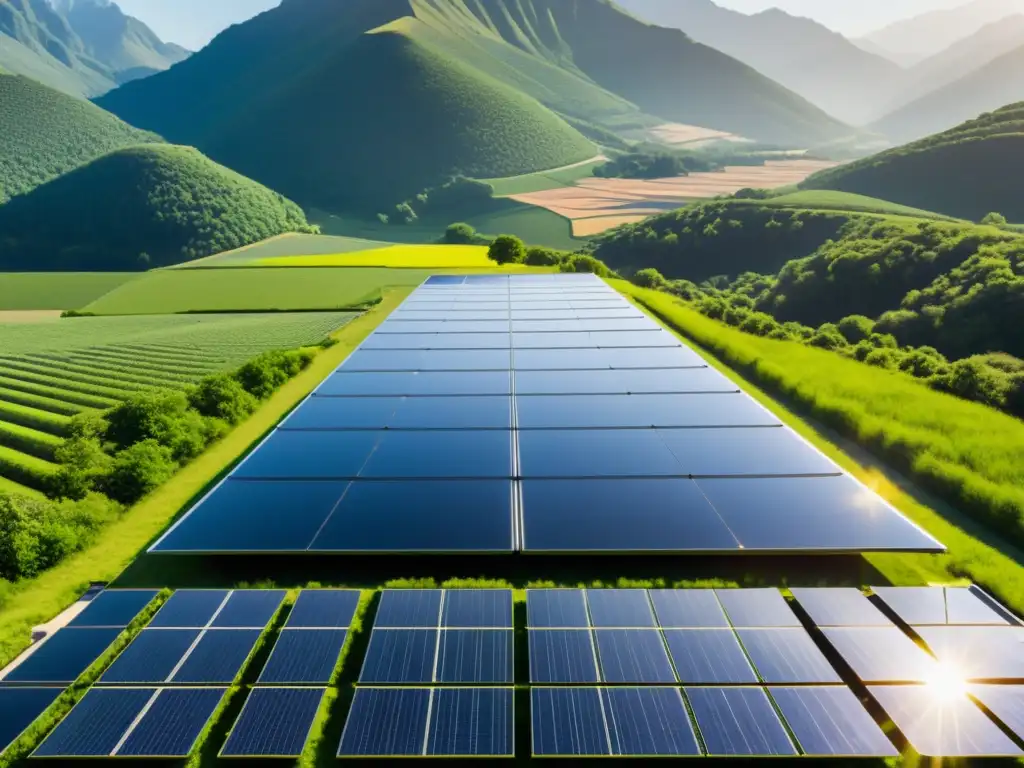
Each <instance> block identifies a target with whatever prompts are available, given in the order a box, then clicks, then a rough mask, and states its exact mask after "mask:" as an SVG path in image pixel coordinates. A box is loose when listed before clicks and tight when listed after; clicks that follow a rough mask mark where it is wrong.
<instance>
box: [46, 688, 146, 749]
mask: <svg viewBox="0 0 1024 768" xmlns="http://www.w3.org/2000/svg"><path fill="white" fill-rule="evenodd" d="M156 693H157V691H156V690H154V689H152V688H127V689H118V690H115V689H106V690H105V689H102V688H93V689H91V690H90V691H89V692H88V693H86V694H85V696H84V697H83V698H82V700H81V701H80V702H78V704H76V705H75V707H74V708H73V709H72V710H71V712H69V713H68V716H67V717H65V718H64V720H62V721H61V722H60V724H59V725H57V727H56V728H54V729H53V731H52V732H51V733H50V735H49V736H47V737H46V739H45V740H44V741H43V743H42V744H40V745H39V747H38V749H36V751H35V752H33V753H32V756H33V757H106V756H108V755H110V754H111V753H112V752H113V751H114V750H115V749H117V747H118V744H120V742H121V739H122V737H123V736H124V734H125V733H126V732H127V731H128V729H129V728H130V727H131V725H132V723H133V722H135V718H136V717H138V716H139V714H140V713H141V712H142V711H143V709H144V708H145V707H146V705H147V704H148V703H149V702H150V701H151V700H152V699H153V698H154V696H156Z"/></svg>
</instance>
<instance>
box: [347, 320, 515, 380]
mask: <svg viewBox="0 0 1024 768" xmlns="http://www.w3.org/2000/svg"><path fill="white" fill-rule="evenodd" d="M474 319H475V318H466V320H474ZM511 367H512V353H511V352H510V351H509V350H502V349H474V350H464V349H445V350H404V351H394V350H377V349H361V350H358V351H356V352H354V353H353V354H352V356H351V357H350V358H349V359H348V360H346V361H345V365H344V370H346V371H350V372H351V371H507V370H509V369H510V368H511Z"/></svg>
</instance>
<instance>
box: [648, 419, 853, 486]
mask: <svg viewBox="0 0 1024 768" xmlns="http://www.w3.org/2000/svg"><path fill="white" fill-rule="evenodd" d="M750 402H753V401H750ZM658 436H659V437H660V438H661V439H662V440H664V441H665V443H666V445H668V447H669V449H671V451H672V453H673V454H675V456H676V459H677V460H678V461H679V463H680V464H681V465H682V467H683V470H684V471H685V473H686V474H689V475H694V476H705V477H711V476H723V475H816V474H817V475H827V474H839V473H840V472H842V470H841V469H840V468H839V467H838V466H836V464H834V463H833V462H832V461H831V460H830V459H829V458H827V457H826V456H825V454H823V453H821V452H820V451H818V450H817V449H816V448H813V447H812V446H811V445H810V444H809V443H806V442H804V441H803V440H801V439H800V438H799V437H797V435H796V433H794V432H792V431H790V430H788V429H785V428H783V427H771V428H764V429H760V428H757V429H753V428H752V429H659V430H658Z"/></svg>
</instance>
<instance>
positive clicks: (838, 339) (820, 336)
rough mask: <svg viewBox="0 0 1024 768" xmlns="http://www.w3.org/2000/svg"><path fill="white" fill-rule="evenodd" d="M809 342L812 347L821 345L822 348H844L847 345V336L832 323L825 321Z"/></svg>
mask: <svg viewBox="0 0 1024 768" xmlns="http://www.w3.org/2000/svg"><path fill="white" fill-rule="evenodd" d="M807 343H808V344H809V345H811V346H812V347H819V348H820V349H831V350H837V349H843V348H844V347H846V346H847V341H846V337H845V336H843V334H842V333H840V332H839V328H837V327H836V326H835V325H833V324H832V323H825V324H824V325H822V326H821V327H820V328H819V329H818V330H817V331H816V332H815V333H814V335H813V336H811V337H810V338H809V339H808V340H807Z"/></svg>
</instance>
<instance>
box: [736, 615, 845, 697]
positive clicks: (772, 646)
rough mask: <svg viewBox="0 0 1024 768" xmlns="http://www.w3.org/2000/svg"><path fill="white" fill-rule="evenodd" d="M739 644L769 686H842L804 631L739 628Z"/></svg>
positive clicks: (834, 672)
mask: <svg viewBox="0 0 1024 768" xmlns="http://www.w3.org/2000/svg"><path fill="white" fill-rule="evenodd" d="M738 634H739V636H740V642H741V643H743V647H744V648H745V649H746V651H747V655H748V656H750V659H751V661H753V662H754V668H755V669H757V673H758V674H759V675H760V676H761V679H762V680H763V681H764V682H766V683H779V684H783V685H791V684H793V685H795V684H800V683H841V682H842V680H841V679H840V677H839V675H838V674H837V673H836V671H835V670H834V669H833V668H832V665H831V664H829V663H828V660H827V659H826V658H825V656H824V654H823V653H822V652H821V651H820V650H818V646H817V645H815V644H814V641H813V640H812V639H811V636H810V635H809V634H807V630H805V629H802V628H801V629H740V630H738Z"/></svg>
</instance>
